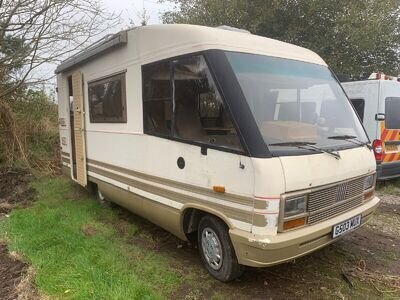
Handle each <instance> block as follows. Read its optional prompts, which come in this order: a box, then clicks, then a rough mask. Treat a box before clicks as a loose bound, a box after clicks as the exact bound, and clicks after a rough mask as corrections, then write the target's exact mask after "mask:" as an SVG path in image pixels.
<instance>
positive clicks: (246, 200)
mask: <svg viewBox="0 0 400 300" xmlns="http://www.w3.org/2000/svg"><path fill="white" fill-rule="evenodd" d="M87 162H88V163H89V164H92V165H97V166H99V167H102V168H105V169H109V170H111V171H115V172H118V173H122V174H124V175H129V176H133V177H138V178H140V179H144V180H148V181H152V182H155V183H159V184H163V185H167V186H170V187H174V188H177V189H181V190H184V191H188V192H192V193H197V194H201V195H204V196H207V197H212V198H217V199H220V200H224V201H229V202H233V203H237V204H241V205H246V206H251V207H253V206H254V199H253V198H250V197H245V196H238V195H234V194H230V193H224V194H221V193H216V192H214V191H213V190H211V189H206V188H203V187H198V186H194V185H190V184H186V183H179V182H176V181H173V180H170V179H165V178H160V177H156V176H153V175H148V174H144V173H141V172H137V171H133V170H129V169H125V168H122V167H117V166H114V165H110V164H107V163H104V162H100V161H96V160H92V159H88V160H87Z"/></svg>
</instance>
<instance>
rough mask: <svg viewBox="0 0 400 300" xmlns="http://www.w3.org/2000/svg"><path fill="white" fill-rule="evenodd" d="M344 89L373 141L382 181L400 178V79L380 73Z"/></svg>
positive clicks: (349, 84)
mask: <svg viewBox="0 0 400 300" xmlns="http://www.w3.org/2000/svg"><path fill="white" fill-rule="evenodd" d="M343 88H344V89H345V91H346V93H347V95H348V97H349V98H350V100H351V102H352V104H353V106H354V108H355V109H356V111H357V113H358V115H359V117H360V120H361V121H362V122H363V124H364V127H365V130H366V131H367V134H368V136H369V138H370V140H371V141H373V142H372V145H373V149H374V153H375V159H376V163H377V176H378V180H387V179H392V178H396V177H400V78H398V77H392V76H388V75H385V74H383V73H380V72H377V73H372V74H371V76H370V77H369V79H368V80H361V81H351V82H344V83H343Z"/></svg>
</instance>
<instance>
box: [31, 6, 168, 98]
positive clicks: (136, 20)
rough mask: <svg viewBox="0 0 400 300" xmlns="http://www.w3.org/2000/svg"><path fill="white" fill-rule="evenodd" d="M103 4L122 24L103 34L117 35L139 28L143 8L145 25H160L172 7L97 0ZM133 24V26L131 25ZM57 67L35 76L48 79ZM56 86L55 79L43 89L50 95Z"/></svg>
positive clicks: (49, 68) (52, 66) (42, 69)
mask: <svg viewBox="0 0 400 300" xmlns="http://www.w3.org/2000/svg"><path fill="white" fill-rule="evenodd" d="M99 1H101V2H102V3H103V6H104V8H105V9H108V10H109V11H110V12H115V13H116V14H120V15H121V18H122V23H121V25H120V26H119V27H118V28H110V31H109V32H106V33H104V35H106V34H112V33H117V32H119V31H121V30H123V29H126V28H128V27H132V26H139V25H140V22H141V17H140V16H141V15H142V14H143V7H144V8H145V10H146V15H147V16H148V17H149V19H148V22H147V24H149V25H150V24H161V23H162V21H161V15H162V13H163V12H164V11H167V10H170V9H172V8H173V7H174V5H173V4H172V3H168V1H166V2H165V3H162V4H160V3H158V0H99ZM132 22H133V24H132ZM56 67H57V66H56V65H55V64H46V65H44V66H43V67H42V68H40V69H38V70H37V71H36V73H35V74H34V75H35V76H38V77H43V78H48V77H51V76H53V75H54V70H55V68H56ZM55 86H56V81H55V78H54V77H53V78H52V79H51V80H49V81H48V82H47V85H46V86H43V88H44V89H45V90H46V91H47V92H49V93H50V94H54V92H52V91H54V89H55Z"/></svg>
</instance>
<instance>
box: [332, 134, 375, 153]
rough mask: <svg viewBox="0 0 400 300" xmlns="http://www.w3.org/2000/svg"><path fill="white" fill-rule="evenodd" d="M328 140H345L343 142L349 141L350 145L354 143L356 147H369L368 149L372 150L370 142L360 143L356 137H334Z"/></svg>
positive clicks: (345, 135)
mask: <svg viewBox="0 0 400 300" xmlns="http://www.w3.org/2000/svg"><path fill="white" fill-rule="evenodd" d="M328 139H330V140H343V141H348V142H350V143H353V144H355V145H358V146H367V148H368V149H370V150H371V149H372V147H371V145H370V144H369V143H368V142H363V141H360V140H359V139H358V138H357V137H356V136H354V135H347V134H344V135H333V136H329V137H328Z"/></svg>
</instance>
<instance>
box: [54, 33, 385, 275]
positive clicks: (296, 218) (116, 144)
mask: <svg viewBox="0 0 400 300" xmlns="http://www.w3.org/2000/svg"><path fill="white" fill-rule="evenodd" d="M56 73H57V82H58V97H59V114H60V135H61V144H62V162H63V168H64V171H65V172H66V173H67V174H68V175H69V176H70V177H71V178H72V179H73V180H75V181H76V182H78V183H79V184H81V185H82V186H89V185H94V186H95V187H96V188H97V190H98V195H99V197H100V198H105V199H107V200H109V201H113V202H115V203H117V204H119V205H121V206H123V207H126V208H127V209H129V210H131V211H133V212H134V213H136V214H138V215H141V216H143V217H145V218H147V219H148V220H150V221H151V222H153V223H155V224H157V225H159V226H161V227H163V228H165V229H166V230H168V231H170V232H171V233H173V234H175V235H176V236H178V237H180V238H181V239H184V240H192V241H196V242H198V245H199V250H200V251H199V252H200V255H201V257H202V260H203V262H204V264H205V266H206V268H207V270H208V271H209V272H210V273H211V274H212V275H213V276H214V277H216V278H217V279H219V280H221V281H229V280H232V279H234V278H235V277H237V276H239V275H240V274H241V272H242V270H243V266H253V267H266V266H271V265H274V264H279V263H282V262H286V261H288V260H292V259H294V258H296V257H299V256H302V255H305V254H307V253H310V252H312V251H314V250H316V249H319V248H321V247H323V246H325V245H327V244H329V243H332V242H333V241H335V240H337V239H338V238H340V237H342V236H343V235H344V234H346V233H348V232H350V231H352V230H354V229H356V228H358V227H360V226H361V225H363V224H364V223H365V222H367V221H368V219H369V218H370V217H371V214H372V213H373V211H374V210H375V208H376V207H377V205H378V202H379V199H378V198H377V197H376V196H375V193H374V188H375V169H376V165H375V159H374V154H373V152H372V151H371V150H370V149H369V147H368V142H369V141H368V138H367V136H366V133H365V132H364V129H363V127H362V126H361V124H360V121H359V119H358V117H357V115H356V113H355V112H354V110H353V108H352V106H351V104H350V102H349V101H348V99H347V98H346V95H345V93H344V92H343V90H342V88H341V86H340V84H339V83H338V82H337V81H336V79H335V77H334V76H333V74H332V73H331V71H330V70H329V68H328V67H327V65H326V64H325V62H324V61H323V60H322V59H321V58H320V57H319V56H318V55H317V54H315V53H313V52H311V51H309V50H307V49H303V48H300V47H297V46H294V45H290V44H286V43H283V42H279V41H276V40H272V39H267V38H263V37H259V36H255V35H252V34H250V33H244V32H237V31H233V30H226V29H219V28H207V27H201V26H191V25H156V26H145V27H140V28H133V29H131V30H127V31H123V32H120V33H118V34H116V35H113V36H110V37H107V38H105V39H104V40H102V41H100V42H98V43H97V44H95V45H93V46H91V47H90V48H88V49H86V50H85V51H83V52H81V53H78V54H77V55H75V56H73V57H71V58H70V59H68V60H66V61H65V62H63V63H62V64H61V65H60V66H59V67H58V68H57V70H56Z"/></svg>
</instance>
